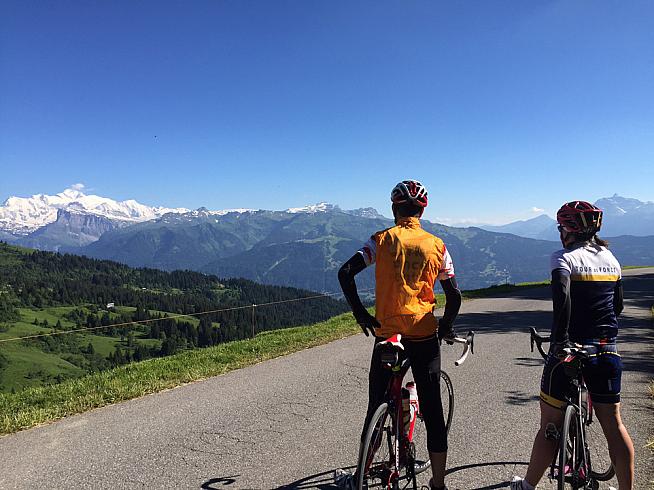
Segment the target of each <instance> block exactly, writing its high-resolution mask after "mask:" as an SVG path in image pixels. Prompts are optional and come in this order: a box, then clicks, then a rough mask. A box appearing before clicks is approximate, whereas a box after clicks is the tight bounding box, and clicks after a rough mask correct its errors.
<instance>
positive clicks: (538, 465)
mask: <svg viewBox="0 0 654 490" xmlns="http://www.w3.org/2000/svg"><path fill="white" fill-rule="evenodd" d="M550 423H552V424H554V425H555V426H556V427H557V428H558V429H559V430H560V429H561V425H562V424H563V412H562V411H561V409H560V408H554V407H552V406H550V405H548V404H547V403H545V402H544V401H542V400H541V402H540V429H539V430H538V432H537V433H536V437H535V438H534V445H533V447H532V449H531V458H530V459H529V467H528V468H527V475H526V476H525V480H527V483H529V484H530V485H532V486H534V487H535V486H536V485H537V484H538V482H539V481H540V479H541V478H542V477H543V473H545V470H546V469H547V467H548V466H549V465H550V463H551V462H552V459H553V458H554V453H556V448H557V445H558V441H553V440H549V439H546V438H545V427H547V424H550Z"/></svg>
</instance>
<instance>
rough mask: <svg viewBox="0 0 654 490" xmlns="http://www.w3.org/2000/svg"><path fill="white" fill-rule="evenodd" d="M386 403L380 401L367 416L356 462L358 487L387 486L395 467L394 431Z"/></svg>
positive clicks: (395, 440) (360, 488)
mask: <svg viewBox="0 0 654 490" xmlns="http://www.w3.org/2000/svg"><path fill="white" fill-rule="evenodd" d="M392 421H393V416H392V414H391V412H390V409H389V405H388V403H382V404H381V405H379V408H377V410H376V411H375V413H374V415H373V416H372V418H371V419H370V423H369V425H368V430H367V431H366V436H365V438H364V440H363V443H362V445H361V451H360V455H359V462H358V463H357V489H358V490H364V489H368V488H386V487H387V486H388V485H389V482H390V480H391V478H392V477H393V476H394V473H395V471H396V469H395V466H396V465H395V461H394V459H395V447H396V444H397V434H396V433H395V430H394V427H393V423H392Z"/></svg>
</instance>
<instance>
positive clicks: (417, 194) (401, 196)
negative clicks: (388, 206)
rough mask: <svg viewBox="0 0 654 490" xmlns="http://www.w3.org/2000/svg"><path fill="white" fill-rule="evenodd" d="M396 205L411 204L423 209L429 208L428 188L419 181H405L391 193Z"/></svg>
mask: <svg viewBox="0 0 654 490" xmlns="http://www.w3.org/2000/svg"><path fill="white" fill-rule="evenodd" d="M391 201H392V202H393V203H394V204H402V203H407V202H410V203H412V204H415V205H416V206H420V207H421V208H426V207H427V188H426V187H425V186H424V185H422V184H421V183H420V182H418V181H417V180H403V181H402V182H400V183H398V184H397V185H396V186H395V187H393V190H392V191H391Z"/></svg>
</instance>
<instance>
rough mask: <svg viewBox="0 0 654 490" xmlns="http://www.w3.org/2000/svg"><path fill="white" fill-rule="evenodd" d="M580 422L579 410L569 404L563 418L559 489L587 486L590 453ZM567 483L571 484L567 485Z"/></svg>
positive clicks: (559, 458) (560, 442)
mask: <svg viewBox="0 0 654 490" xmlns="http://www.w3.org/2000/svg"><path fill="white" fill-rule="evenodd" d="M581 430H582V429H581V426H580V423H579V412H578V410H577V408H576V407H575V406H573V405H568V406H567V407H566V409H565V416H564V418H563V428H562V430H561V438H560V440H559V454H558V460H559V468H558V470H559V472H558V476H557V489H558V490H564V489H565V488H575V489H576V488H586V485H587V484H588V483H590V482H589V475H587V474H586V470H585V468H586V467H587V466H588V461H587V459H588V454H587V453H586V449H585V448H584V447H581V446H583V444H584V443H583V436H582V434H581ZM566 483H568V484H569V486H568V487H566Z"/></svg>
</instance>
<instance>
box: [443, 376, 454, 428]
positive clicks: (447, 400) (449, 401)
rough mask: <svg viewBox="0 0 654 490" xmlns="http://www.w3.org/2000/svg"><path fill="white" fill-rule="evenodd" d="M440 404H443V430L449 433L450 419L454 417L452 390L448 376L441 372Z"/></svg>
mask: <svg viewBox="0 0 654 490" xmlns="http://www.w3.org/2000/svg"><path fill="white" fill-rule="evenodd" d="M441 403H442V404H443V419H444V420H445V429H446V430H447V433H448V434H449V433H450V428H451V427H452V417H453V416H454V388H453V386H452V380H451V379H450V377H449V375H448V374H447V373H446V372H445V371H442V370H441Z"/></svg>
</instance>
